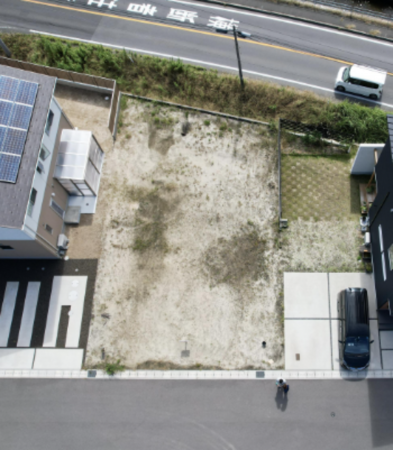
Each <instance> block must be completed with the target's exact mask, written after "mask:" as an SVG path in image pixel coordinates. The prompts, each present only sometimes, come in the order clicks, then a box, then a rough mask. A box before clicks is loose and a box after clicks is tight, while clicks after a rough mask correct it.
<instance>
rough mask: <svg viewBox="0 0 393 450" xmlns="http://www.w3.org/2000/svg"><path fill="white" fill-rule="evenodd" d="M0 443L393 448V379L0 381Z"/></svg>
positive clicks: (137, 449)
mask: <svg viewBox="0 0 393 450" xmlns="http://www.w3.org/2000/svg"><path fill="white" fill-rule="evenodd" d="M0 392H1V401H0V436H1V440H0V442H1V444H0V447H1V448H2V449H10V450H11V449H12V450H55V449H67V450H82V449H83V450H108V449H114V450H118V449H119V450H126V449H132V450H150V449H151V450H192V449H195V450H256V449H258V450H264V449H268V450H281V449H283V450H316V449H318V450H327V449H329V450H337V449H345V450H352V449H353V450H355V449H356V450H369V449H372V448H381V449H391V448H393V428H392V424H391V422H392V417H393V380H374V381H297V382H290V391H289V393H288V396H287V398H286V400H285V399H283V398H282V396H276V388H275V385H274V382H273V381H264V380H263V381H254V382H241V381H233V382H231V381H200V382H198V381H173V382H172V381H97V380H84V381H77V380H27V379H24V380H0Z"/></svg>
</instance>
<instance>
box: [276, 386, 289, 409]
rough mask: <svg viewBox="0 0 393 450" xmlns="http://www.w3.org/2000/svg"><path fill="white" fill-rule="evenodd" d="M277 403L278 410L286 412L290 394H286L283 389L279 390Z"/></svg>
mask: <svg viewBox="0 0 393 450" xmlns="http://www.w3.org/2000/svg"><path fill="white" fill-rule="evenodd" d="M275 401H276V405H277V409H279V410H280V411H285V410H286V409H287V405H288V394H285V393H284V391H283V389H277V393H276V398H275Z"/></svg>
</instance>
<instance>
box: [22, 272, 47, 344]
mask: <svg viewBox="0 0 393 450" xmlns="http://www.w3.org/2000/svg"><path fill="white" fill-rule="evenodd" d="M40 287H41V283H40V282H39V281H30V282H29V283H28V285H27V291H26V297H25V304H24V306H23V315H22V322H21V324H20V328H19V336H18V344H17V347H30V344H31V336H32V334H33V326H34V320H35V313H36V309H37V302H38V294H39V292H40Z"/></svg>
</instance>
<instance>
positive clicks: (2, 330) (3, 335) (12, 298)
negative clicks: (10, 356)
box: [0, 281, 19, 347]
mask: <svg viewBox="0 0 393 450" xmlns="http://www.w3.org/2000/svg"><path fill="white" fill-rule="evenodd" d="M18 289H19V282H17V281H9V282H8V283H7V285H6V288H5V293H4V299H3V305H2V307H1V314H0V347H7V345H8V339H9V337H10V330H11V324H12V319H13V317H14V310H15V302H16V296H17V294H18Z"/></svg>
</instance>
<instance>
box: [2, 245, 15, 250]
mask: <svg viewBox="0 0 393 450" xmlns="http://www.w3.org/2000/svg"><path fill="white" fill-rule="evenodd" d="M0 249H1V250H13V249H14V248H13V247H11V246H10V245H0Z"/></svg>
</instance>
